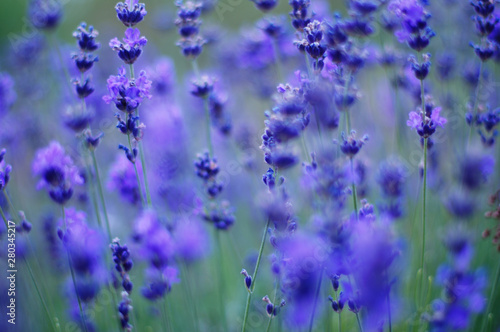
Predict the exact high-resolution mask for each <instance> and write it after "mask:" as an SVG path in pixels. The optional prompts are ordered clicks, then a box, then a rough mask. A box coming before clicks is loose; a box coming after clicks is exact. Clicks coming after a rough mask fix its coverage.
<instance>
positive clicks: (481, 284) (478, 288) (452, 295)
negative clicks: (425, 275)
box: [423, 231, 487, 331]
mask: <svg viewBox="0 0 500 332" xmlns="http://www.w3.org/2000/svg"><path fill="white" fill-rule="evenodd" d="M445 242H446V246H447V249H448V251H449V253H450V257H451V263H452V264H451V266H450V265H442V266H440V267H439V269H438V271H437V274H436V283H437V284H439V285H441V286H442V287H443V290H444V291H443V297H442V298H440V299H436V300H434V302H433V303H432V306H431V308H432V311H431V313H429V314H425V315H424V316H423V317H424V319H426V320H427V321H429V327H430V330H431V331H448V330H465V329H467V328H468V327H469V325H470V322H471V320H472V315H473V314H477V313H480V312H481V311H483V310H484V307H485V304H486V299H485V297H484V295H483V292H484V289H485V287H486V285H487V283H486V275H485V273H484V271H482V270H480V269H478V270H475V271H474V270H470V267H469V264H470V261H471V258H472V245H471V243H470V240H469V238H468V236H467V235H465V233H464V232H462V231H457V232H452V233H450V235H449V238H448V239H447V240H446V241H445Z"/></svg>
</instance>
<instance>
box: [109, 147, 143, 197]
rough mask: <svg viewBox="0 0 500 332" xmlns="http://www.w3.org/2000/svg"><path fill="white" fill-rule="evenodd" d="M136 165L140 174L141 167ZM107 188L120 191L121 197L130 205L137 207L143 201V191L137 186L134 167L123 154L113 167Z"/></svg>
mask: <svg viewBox="0 0 500 332" xmlns="http://www.w3.org/2000/svg"><path fill="white" fill-rule="evenodd" d="M136 165H137V167H138V171H139V172H140V171H141V165H140V164H136ZM107 187H108V189H109V190H112V191H114V190H116V191H118V193H119V194H120V197H121V198H122V199H123V200H125V201H126V202H128V203H130V204H134V205H136V204H138V203H140V201H141V189H140V188H139V186H138V184H137V178H136V176H135V170H134V165H133V164H132V163H130V162H129V161H128V160H127V158H126V157H125V156H124V155H123V154H119V155H118V156H117V159H116V160H115V162H114V163H113V165H112V166H111V169H110V171H109V180H108V183H107Z"/></svg>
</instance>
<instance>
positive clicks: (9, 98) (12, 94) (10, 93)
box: [0, 73, 17, 115]
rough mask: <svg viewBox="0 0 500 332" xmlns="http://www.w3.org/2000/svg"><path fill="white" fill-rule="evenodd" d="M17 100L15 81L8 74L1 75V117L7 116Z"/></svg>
mask: <svg viewBox="0 0 500 332" xmlns="http://www.w3.org/2000/svg"><path fill="white" fill-rule="evenodd" d="M16 99H17V94H16V91H15V90H14V80H13V79H12V77H11V76H10V75H9V74H7V73H0V115H3V114H5V113H6V112H7V111H8V110H9V109H10V107H11V106H12V105H13V104H14V103H15V101H16Z"/></svg>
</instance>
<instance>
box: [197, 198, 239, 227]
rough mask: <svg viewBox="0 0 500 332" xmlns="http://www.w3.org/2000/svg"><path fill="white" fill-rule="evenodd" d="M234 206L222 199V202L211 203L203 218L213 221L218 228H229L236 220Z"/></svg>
mask: <svg viewBox="0 0 500 332" xmlns="http://www.w3.org/2000/svg"><path fill="white" fill-rule="evenodd" d="M233 212H234V208H232V207H231V206H230V204H229V202H227V201H222V202H221V203H220V204H217V203H215V202H213V203H211V204H210V205H209V206H208V208H207V210H206V211H205V212H204V214H203V219H204V220H205V221H208V222H209V223H212V224H213V225H214V226H215V228H216V229H218V230H224V231H225V230H228V229H229V228H230V227H231V226H232V225H233V224H234V222H235V220H236V217H235V216H234V214H233Z"/></svg>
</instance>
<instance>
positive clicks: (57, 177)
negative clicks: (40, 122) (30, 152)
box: [32, 141, 83, 204]
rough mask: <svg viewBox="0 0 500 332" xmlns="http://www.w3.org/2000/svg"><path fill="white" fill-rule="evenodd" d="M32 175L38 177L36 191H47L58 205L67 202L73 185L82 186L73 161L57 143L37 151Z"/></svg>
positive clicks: (81, 179)
mask: <svg viewBox="0 0 500 332" xmlns="http://www.w3.org/2000/svg"><path fill="white" fill-rule="evenodd" d="M32 170H33V175H35V176H37V177H40V181H39V182H38V185H37V189H42V188H47V189H49V195H50V197H51V198H52V199H53V200H54V201H56V202H57V203H59V204H64V203H65V202H66V201H68V200H69V199H70V198H71V196H72V193H73V190H72V187H73V186H74V185H80V184H83V178H82V177H81V176H80V174H79V172H78V168H77V167H76V166H75V165H74V164H73V160H72V159H71V157H70V156H68V155H67V154H66V153H65V151H64V148H63V147H62V146H61V144H59V143H58V142H55V141H53V142H51V143H50V145H49V146H48V147H46V148H44V149H40V150H38V151H37V153H36V156H35V159H34V160H33V167H32Z"/></svg>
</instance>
